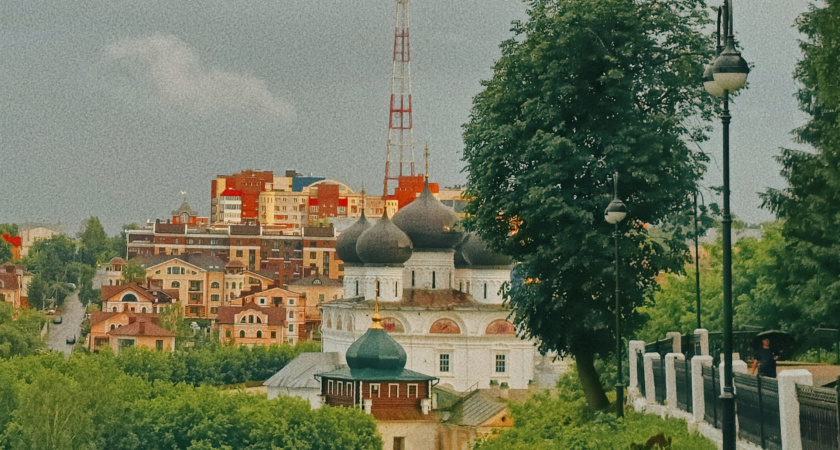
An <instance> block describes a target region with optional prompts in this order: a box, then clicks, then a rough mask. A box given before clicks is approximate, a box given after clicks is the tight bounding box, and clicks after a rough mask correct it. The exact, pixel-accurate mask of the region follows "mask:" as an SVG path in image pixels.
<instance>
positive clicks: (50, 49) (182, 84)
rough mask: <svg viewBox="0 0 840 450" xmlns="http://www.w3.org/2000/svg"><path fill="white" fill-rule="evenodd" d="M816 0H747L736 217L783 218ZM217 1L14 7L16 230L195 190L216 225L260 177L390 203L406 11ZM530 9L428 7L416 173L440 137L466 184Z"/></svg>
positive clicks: (453, 171)
mask: <svg viewBox="0 0 840 450" xmlns="http://www.w3.org/2000/svg"><path fill="white" fill-rule="evenodd" d="M807 4H808V2H807V1H804V0H797V1H791V2H782V3H780V4H776V3H774V4H768V5H762V6H763V8H762V9H756V8H754V7H753V6H754V5H750V4H748V3H746V2H735V21H736V29H737V30H739V33H738V38H739V40H740V42H741V48H742V51H743V54H744V57H745V58H746V59H747V60H748V61H749V62H750V63H751V64H753V65H754V67H753V72H752V74H751V75H750V89H748V90H746V91H745V92H743V93H741V94H740V96H739V98H737V99H736V100H735V102H734V104H733V107H732V109H733V126H732V145H733V152H732V171H733V177H732V178H733V193H732V196H733V198H732V202H733V212H734V213H735V214H736V215H737V216H738V217H739V218H741V219H743V220H746V221H748V222H753V223H754V222H761V221H765V220H770V219H772V215H771V214H770V213H769V212H768V211H766V210H760V209H759V203H760V200H759V199H758V196H757V195H756V192H759V191H763V190H764V189H765V188H766V187H781V186H783V180H782V179H781V177H780V176H779V175H778V172H779V169H780V167H779V166H778V164H776V162H775V161H774V160H773V158H772V157H773V156H774V155H776V154H778V148H779V147H797V145H796V144H794V143H793V141H792V139H791V136H790V131H791V130H792V129H793V128H795V127H797V126H799V125H800V124H801V123H804V120H805V116H804V114H802V113H800V112H799V111H798V109H797V105H796V101H795V99H794V98H793V94H794V92H795V90H796V86H797V85H796V83H795V81H794V80H793V77H792V71H793V67H794V64H795V61H796V60H797V59H798V58H799V50H798V48H797V46H796V45H797V44H796V39H797V38H798V33H797V32H796V30H795V29H793V28H792V26H793V20H794V18H795V17H796V16H798V14H800V13H801V12H804V11H805V10H806V7H807ZM203 6H205V8H203V9H200V10H193V9H178V8H176V7H173V6H169V5H164V6H161V5H143V6H140V7H138V6H134V7H132V8H128V4H124V5H119V4H118V5H117V6H105V5H76V4H68V5H60V6H54V7H53V8H52V9H45V8H43V7H39V6H37V5H29V4H19V5H12V6H9V7H8V9H9V13H10V14H9V17H10V18H11V19H13V20H11V21H10V23H11V26H10V27H9V29H8V31H7V33H8V39H9V42H10V45H8V46H5V47H4V48H3V49H2V50H0V52H2V53H0V54H2V55H3V57H4V60H5V61H7V64H6V65H5V68H4V70H3V71H2V72H0V82H2V85H3V86H4V87H5V88H4V89H3V90H2V92H0V99H2V101H3V103H4V105H6V107H5V108H4V109H3V110H2V111H0V155H2V159H3V160H4V161H5V163H6V164H8V167H11V168H13V170H11V171H7V172H6V175H5V176H4V177H0V189H2V190H3V192H4V193H5V194H4V200H5V201H4V202H3V204H2V205H0V221H1V222H12V223H24V222H50V223H56V222H60V223H62V224H63V225H65V226H66V228H67V231H68V232H70V233H75V232H76V231H77V230H78V229H79V227H80V224H81V223H82V221H84V220H85V219H87V218H88V217H90V216H97V217H99V218H100V219H101V221H102V223H103V225H104V226H105V228H106V231H107V232H108V233H109V234H115V233H117V232H118V231H119V229H120V227H121V226H122V225H123V224H126V223H131V222H138V223H141V224H142V223H144V222H145V221H146V220H147V219H156V218H165V217H167V215H168V213H169V212H170V211H172V210H174V209H176V208H177V207H178V205H179V204H180V203H181V201H182V196H181V191H186V192H187V200H188V202H189V203H190V205H191V206H192V207H193V208H195V209H196V210H198V211H199V212H200V213H202V214H205V215H206V214H208V213H209V204H210V195H209V193H210V192H209V191H210V185H209V183H210V180H212V179H213V178H214V177H215V176H217V175H221V174H232V173H236V172H239V171H241V170H247V169H258V170H271V171H274V172H275V174H281V173H283V172H284V171H285V170H286V169H294V170H297V171H299V172H302V173H305V174H309V173H312V174H314V175H316V176H323V177H326V178H332V179H337V180H339V181H342V182H345V183H347V184H348V185H350V186H351V187H352V188H353V189H355V190H360V189H361V187H362V185H364V186H365V187H366V188H367V190H368V192H369V193H376V192H378V191H379V189H380V186H381V181H382V176H383V172H384V159H385V139H386V137H387V115H388V95H389V93H390V81H391V80H390V77H391V49H392V43H393V21H394V5H393V2H380V3H377V4H370V5H363V6H358V5H349V4H334V5H316V6H313V5H312V4H311V3H306V2H302V1H293V2H286V3H284V5H283V6H282V7H281V6H277V5H273V4H269V3H268V2H260V3H256V4H247V5H245V4H242V5H228V4H224V3H218V2H207V3H205V4H203ZM525 7H526V5H525V4H524V3H520V2H510V1H502V0H492V1H489V2H466V3H461V4H448V3H447V2H442V1H434V0H433V1H431V2H427V3H419V2H418V3H413V4H412V10H411V28H412V36H411V38H412V47H413V49H414V52H413V55H412V56H413V57H412V63H413V64H412V77H413V80H412V82H413V84H412V89H413V94H414V95H413V97H414V106H415V112H414V129H415V136H414V138H415V161H416V162H417V167H418V171H419V172H422V167H423V157H422V148H423V147H424V146H425V144H426V142H428V145H429V148H430V153H431V157H430V172H431V176H432V180H433V181H436V182H438V183H440V185H441V186H442V187H444V186H452V185H459V184H463V183H464V180H465V176H464V174H463V173H461V168H462V167H463V162H462V161H461V151H462V148H463V145H462V142H461V137H460V135H461V125H462V124H464V123H465V122H467V121H468V119H469V112H470V107H471V102H472V98H473V96H474V95H475V94H477V93H478V92H479V91H480V90H481V85H480V80H482V79H487V78H489V77H490V76H492V70H493V63H494V61H495V60H496V59H498V57H499V55H500V50H499V44H500V43H501V42H502V41H503V40H505V39H508V38H510V37H511V36H512V34H511V32H510V31H509V30H510V28H511V25H510V23H511V21H512V20H516V19H523V18H524V17H525ZM710 136H711V139H710V141H708V142H706V143H704V144H703V145H702V148H701V149H702V150H703V151H705V152H707V153H709V154H710V155H711V156H712V161H711V162H710V164H709V175H708V176H707V179H706V181H705V182H704V185H705V186H706V187H708V186H716V185H719V184H720V181H719V178H720V176H719V163H718V160H719V158H720V156H719V153H720V150H719V149H720V139H719V127H716V129H715V131H713V132H712V133H711V135H710ZM710 195H711V194H710V191H708V190H707V191H706V193H705V196H706V201H707V202H708V201H710V199H709V198H708V197H709V196H710Z"/></svg>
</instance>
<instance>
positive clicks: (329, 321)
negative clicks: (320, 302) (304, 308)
mask: <svg viewBox="0 0 840 450" xmlns="http://www.w3.org/2000/svg"><path fill="white" fill-rule="evenodd" d="M327 328H332V317H327Z"/></svg>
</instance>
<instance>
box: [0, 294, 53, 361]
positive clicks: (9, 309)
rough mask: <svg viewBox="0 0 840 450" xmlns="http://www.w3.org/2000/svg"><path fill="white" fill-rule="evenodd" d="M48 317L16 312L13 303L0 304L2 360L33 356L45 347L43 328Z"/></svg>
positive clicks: (0, 356) (39, 314) (33, 312)
mask: <svg viewBox="0 0 840 450" xmlns="http://www.w3.org/2000/svg"><path fill="white" fill-rule="evenodd" d="M44 323H46V317H44V315H43V314H41V313H40V312H37V311H32V310H27V309H22V310H18V311H15V309H14V307H13V306H12V304H11V303H6V302H0V358H9V357H12V356H25V355H32V354H34V353H36V352H38V351H40V350H42V349H43V348H44V347H45V343H44V339H43V338H42V337H41V327H43V326H44Z"/></svg>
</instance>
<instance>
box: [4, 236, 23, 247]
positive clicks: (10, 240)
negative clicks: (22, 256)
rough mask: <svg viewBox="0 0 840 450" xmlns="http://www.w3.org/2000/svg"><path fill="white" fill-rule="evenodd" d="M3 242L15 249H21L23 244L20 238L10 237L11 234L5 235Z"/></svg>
mask: <svg viewBox="0 0 840 450" xmlns="http://www.w3.org/2000/svg"><path fill="white" fill-rule="evenodd" d="M3 240H4V241H6V242H8V243H10V244H12V245H13V246H15V247H20V246H21V244H23V241H21V239H20V236H9V233H3Z"/></svg>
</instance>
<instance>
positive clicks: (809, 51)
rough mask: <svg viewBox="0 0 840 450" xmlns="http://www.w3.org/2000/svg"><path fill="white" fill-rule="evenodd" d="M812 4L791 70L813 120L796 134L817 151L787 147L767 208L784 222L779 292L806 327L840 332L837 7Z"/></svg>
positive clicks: (839, 12) (839, 25) (802, 25)
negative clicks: (781, 180) (779, 183)
mask: <svg viewBox="0 0 840 450" xmlns="http://www.w3.org/2000/svg"><path fill="white" fill-rule="evenodd" d="M823 5H824V6H823V7H821V8H818V7H816V6H812V8H811V10H810V11H809V12H808V13H805V14H803V15H802V16H801V17H800V19H799V21H798V25H799V31H800V32H801V33H802V34H804V35H805V39H803V40H802V41H801V43H800V47H801V49H802V54H803V59H802V60H801V61H800V62H799V64H798V65H797V68H796V78H797V79H798V80H799V81H800V82H801V83H802V88H801V89H800V91H799V102H800V108H801V109H802V110H803V111H805V112H806V113H808V114H809V115H810V116H811V117H810V120H809V121H808V123H807V124H805V125H804V126H803V127H801V128H799V129H798V130H796V135H797V136H798V138H799V140H800V141H801V142H803V143H805V144H810V145H811V146H812V147H813V148H814V149H815V150H816V152H813V153H811V152H806V151H799V150H790V149H786V150H783V151H782V154H781V155H780V156H779V157H778V158H777V160H778V161H779V162H780V163H781V165H782V172H781V173H782V176H784V177H785V179H786V180H787V187H786V188H784V189H769V190H768V191H767V192H766V193H765V195H764V198H763V200H764V205H765V206H766V207H769V208H770V209H771V210H772V211H774V212H775V213H776V215H777V216H778V217H779V218H780V219H784V225H783V228H782V236H783V237H784V240H785V247H784V252H783V253H782V254H781V255H780V258H779V259H778V260H777V263H778V270H777V274H776V275H777V278H778V288H779V290H780V294H781V295H782V296H783V297H786V298H787V299H789V301H790V302H795V303H797V304H798V305H799V306H800V310H801V314H802V319H803V322H802V323H803V324H804V323H807V326H808V327H810V328H814V327H817V326H820V325H823V326H828V327H832V328H840V281H838V280H840V242H838V240H837V233H836V230H837V229H838V228H840V215H838V214H837V205H838V204H840V171H838V168H840V76H838V73H837V61H838V58H840V47H839V46H837V45H836V42H838V40H840V2H838V1H837V0H827V1H825V2H823Z"/></svg>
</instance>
